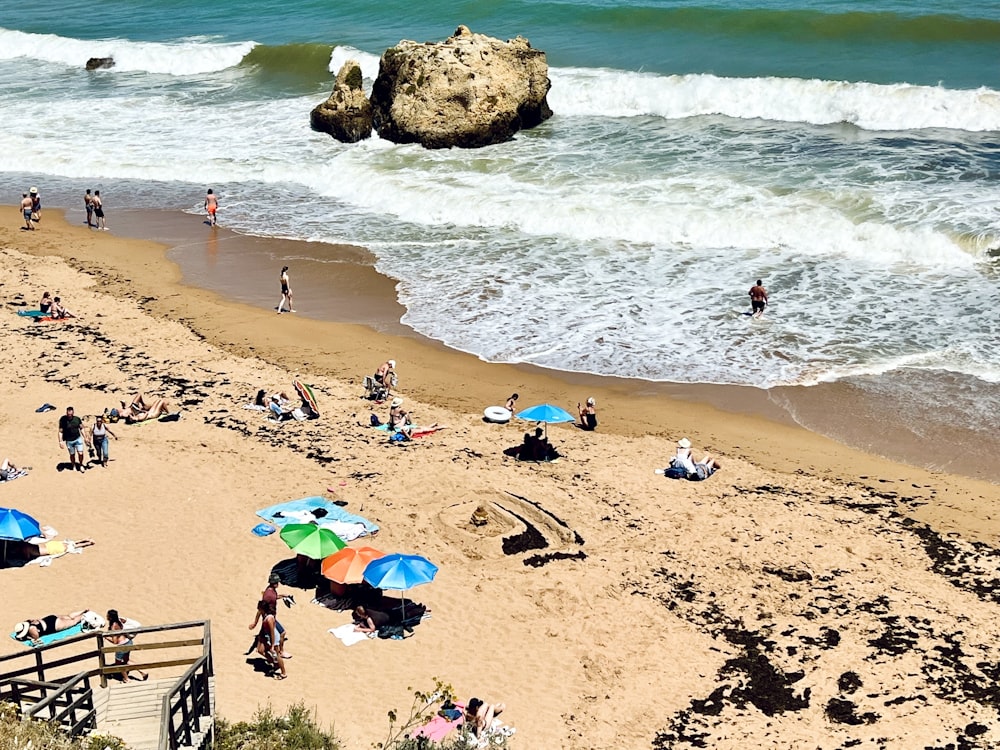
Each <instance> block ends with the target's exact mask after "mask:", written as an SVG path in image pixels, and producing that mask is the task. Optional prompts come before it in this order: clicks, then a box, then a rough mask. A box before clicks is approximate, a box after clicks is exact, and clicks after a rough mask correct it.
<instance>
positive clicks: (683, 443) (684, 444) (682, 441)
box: [677, 438, 691, 448]
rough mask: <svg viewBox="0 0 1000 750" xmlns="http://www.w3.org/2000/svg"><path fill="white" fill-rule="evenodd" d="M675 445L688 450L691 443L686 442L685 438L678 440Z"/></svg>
mask: <svg viewBox="0 0 1000 750" xmlns="http://www.w3.org/2000/svg"><path fill="white" fill-rule="evenodd" d="M677 445H679V446H680V447H681V448H690V447H691V441H690V440H688V439H687V438H681V439H680V440H678V441H677Z"/></svg>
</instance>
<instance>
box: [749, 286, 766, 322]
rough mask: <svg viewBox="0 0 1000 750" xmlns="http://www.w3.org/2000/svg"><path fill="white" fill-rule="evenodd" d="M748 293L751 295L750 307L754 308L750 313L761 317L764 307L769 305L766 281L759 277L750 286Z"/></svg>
mask: <svg viewBox="0 0 1000 750" xmlns="http://www.w3.org/2000/svg"><path fill="white" fill-rule="evenodd" d="M747 294H749V295H750V307H751V308H753V309H752V310H751V312H750V314H751V315H753V317H755V318H759V317H760V316H762V315H763V314H764V308H765V307H767V290H766V289H765V288H764V282H763V281H761V280H760V279H757V283H756V284H754V285H753V286H752V287H750V291H749V292H747Z"/></svg>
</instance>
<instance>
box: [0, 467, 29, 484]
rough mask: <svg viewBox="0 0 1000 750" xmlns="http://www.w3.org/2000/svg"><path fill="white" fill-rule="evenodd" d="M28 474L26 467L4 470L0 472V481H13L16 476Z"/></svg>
mask: <svg viewBox="0 0 1000 750" xmlns="http://www.w3.org/2000/svg"><path fill="white" fill-rule="evenodd" d="M26 476H28V470H27V469H18V470H17V471H4V472H3V474H0V482H13V481H14V480H15V479H17V478H18V477H26Z"/></svg>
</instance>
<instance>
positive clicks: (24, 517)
mask: <svg viewBox="0 0 1000 750" xmlns="http://www.w3.org/2000/svg"><path fill="white" fill-rule="evenodd" d="M41 533H42V527H41V526H39V525H38V521H36V520H35V519H34V518H32V517H31V516H29V515H28V514H27V513H22V512H21V511H19V510H18V509H17V508H0V539H11V540H13V541H16V542H23V541H24V540H25V539H30V538H31V537H33V536H38V535H40V534H41Z"/></svg>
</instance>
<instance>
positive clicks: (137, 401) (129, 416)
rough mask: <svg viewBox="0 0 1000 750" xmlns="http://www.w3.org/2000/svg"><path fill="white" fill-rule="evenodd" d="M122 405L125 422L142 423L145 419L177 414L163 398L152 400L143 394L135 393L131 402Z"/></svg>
mask: <svg viewBox="0 0 1000 750" xmlns="http://www.w3.org/2000/svg"><path fill="white" fill-rule="evenodd" d="M121 404H122V412H123V413H124V415H125V421H126V422H130V423H131V422H144V421H145V420H147V419H157V418H158V417H162V416H164V415H165V414H177V413H179V411H175V410H174V408H173V406H172V405H171V403H170V402H169V401H167V400H166V399H165V398H152V397H150V396H147V395H146V394H145V393H137V394H136V395H135V396H133V398H132V400H131V401H130V402H129V403H128V404H126V403H125V402H124V401H122V402H121Z"/></svg>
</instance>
